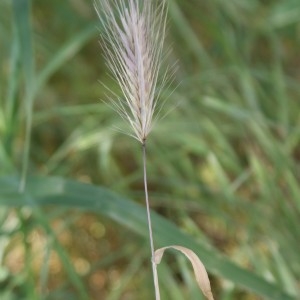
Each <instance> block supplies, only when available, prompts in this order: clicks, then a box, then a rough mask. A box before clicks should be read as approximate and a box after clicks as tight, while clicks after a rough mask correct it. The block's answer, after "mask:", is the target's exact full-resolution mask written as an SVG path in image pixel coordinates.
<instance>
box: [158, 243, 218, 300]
mask: <svg viewBox="0 0 300 300" xmlns="http://www.w3.org/2000/svg"><path fill="white" fill-rule="evenodd" d="M169 248H173V249H176V250H178V251H180V252H182V253H183V254H184V255H185V256H186V257H187V258H188V259H189V260H190V262H191V263H192V266H193V269H194V273H195V277H196V281H197V283H198V286H199V288H200V289H201V291H202V293H203V295H204V296H205V297H206V299H208V300H214V297H213V294H212V291H211V287H210V282H209V278H208V275H207V272H206V269H205V267H204V265H203V263H202V262H201V260H200V259H199V257H198V256H197V255H196V254H195V252H193V251H192V250H190V249H188V248H185V247H182V246H176V245H173V246H167V247H163V248H160V249H157V250H156V251H155V253H154V262H155V263H156V264H157V265H158V264H159V263H160V262H161V259H162V257H163V255H164V252H165V250H166V249H169Z"/></svg>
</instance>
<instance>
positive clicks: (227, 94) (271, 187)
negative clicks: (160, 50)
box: [0, 0, 300, 300]
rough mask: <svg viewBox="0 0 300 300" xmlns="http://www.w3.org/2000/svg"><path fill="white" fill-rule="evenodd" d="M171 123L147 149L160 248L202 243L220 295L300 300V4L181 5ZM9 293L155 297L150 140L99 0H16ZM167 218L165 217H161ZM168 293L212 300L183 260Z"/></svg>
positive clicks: (0, 272)
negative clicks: (111, 101) (126, 90)
mask: <svg viewBox="0 0 300 300" xmlns="http://www.w3.org/2000/svg"><path fill="white" fill-rule="evenodd" d="M168 2H169V13H168V20H169V21H168V37H167V45H170V47H171V48H172V49H173V50H172V52H171V55H170V56H169V58H168V60H169V61H168V63H170V64H173V63H174V62H175V61H177V65H178V70H177V71H176V74H175V80H174V82H173V83H172V86H170V87H169V90H168V91H167V90H165V93H163V96H164V95H168V94H169V93H170V91H171V92H172V94H171V96H170V97H169V99H168V100H167V102H166V104H165V106H164V112H162V115H164V113H166V114H167V117H165V118H162V119H161V120H160V122H158V123H157V126H156V127H155V128H154V130H153V132H152V133H151V137H149V140H148V144H147V152H148V181H149V192H150V198H151V203H152V210H153V214H152V215H153V220H152V223H153V229H154V236H155V243H156V245H157V246H158V247H163V246H166V245H171V244H179V245H183V246H186V247H188V248H191V249H193V250H194V251H195V252H196V253H197V254H198V255H199V257H200V258H201V259H202V261H203V263H204V264H205V266H206V268H207V269H208V271H209V274H210V278H211V283H212V289H213V292H214V295H215V298H216V299H220V300H225V299H226V300H227V299H228V300H235V299H245V300H246V299H247V300H248V299H251V300H252V299H255V300H256V299H272V300H274V299H278V300H287V299H291V300H292V299H297V296H298V295H299V294H300V282H299V278H300V259H299V250H300V247H299V239H300V234H299V230H298V226H299V217H300V187H299V180H300V169H299V158H300V156H299V153H300V152H299V151H300V148H299V145H300V143H299V141H300V118H299V111H300V110H299V108H300V107H299V101H298V99H299V96H300V86H299V84H298V80H299V76H300V75H299V69H300V68H299V58H298V53H299V50H300V49H299V48H300V43H299V11H300V3H299V1H297V0H274V1H258V0H251V1H249V0H238V1H237V0H232V1H220V0H211V1H205V0H190V1H185V0H169V1H168ZM0 30H1V34H0V45H1V51H0V59H1V65H2V68H1V70H0V87H1V88H0V136H1V139H0V175H1V177H0V203H1V207H0V224H1V229H0V230H1V235H0V259H1V268H0V287H1V288H0V298H1V300H2V299H3V300H13V299H16V300H20V299H30V300H34V299H45V300H46V299H47V300H51V299H53V300H54V299H55V300H59V299H64V300H68V299H72V300H73V299H80V300H81V299H108V300H114V299H115V300H116V299H122V300H123V299H152V298H153V288H152V274H151V266H149V250H148V249H149V247H148V246H149V245H148V233H147V223H146V210H145V207H144V205H143V178H142V177H141V174H142V156H141V149H140V148H141V145H140V144H139V143H137V142H136V141H134V139H131V138H129V137H128V136H125V135H123V134H122V133H119V132H118V131H115V130H113V127H114V126H115V127H122V126H124V122H122V120H120V118H119V117H118V116H117V114H116V113H115V112H113V111H112V110H111V108H110V107H108V106H107V105H106V104H105V103H104V102H103V101H101V100H100V99H105V97H106V96H105V89H104V88H103V85H101V84H99V81H101V82H103V83H104V85H106V86H108V87H109V88H110V89H112V90H115V89H116V83H115V82H114V81H113V80H112V79H111V77H110V76H109V75H108V74H107V67H106V66H105V61H104V59H103V56H102V53H101V47H100V46H99V31H101V26H100V24H99V22H98V20H97V15H96V13H95V11H94V8H93V5H92V3H91V2H90V1H84V0H72V1H58V0H54V1H32V3H31V1H29V0H12V1H9V0H2V1H0ZM155 212H156V213H155ZM165 259H166V260H165V261H164V262H162V263H161V264H160V265H159V266H158V273H159V278H160V289H161V297H162V299H172V300H173V299H174V300H183V299H201V293H200V292H199V290H198V288H197V284H196V282H195V281H194V278H193V274H192V268H191V266H190V263H189V262H188V261H187V260H186V259H185V258H184V257H181V256H180V255H177V254H176V253H171V254H170V253H167V254H166V258H165Z"/></svg>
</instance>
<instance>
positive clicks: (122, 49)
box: [95, 0, 166, 144]
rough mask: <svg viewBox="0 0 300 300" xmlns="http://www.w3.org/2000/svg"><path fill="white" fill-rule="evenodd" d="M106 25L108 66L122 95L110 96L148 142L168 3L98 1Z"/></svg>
mask: <svg viewBox="0 0 300 300" xmlns="http://www.w3.org/2000/svg"><path fill="white" fill-rule="evenodd" d="M97 1H99V2H96V3H95V8H96V11H97V13H98V16H99V18H100V21H101V23H102V25H103V29H102V34H101V37H102V39H101V41H102V45H103V48H104V53H105V57H106V62H107V65H108V67H109V69H110V71H111V73H112V74H113V77H114V78H115V79H116V80H117V82H118V84H119V86H120V88H121V90H122V94H123V95H122V97H116V98H114V97H110V98H111V99H110V100H111V103H112V105H113V107H114V108H115V109H116V111H117V112H118V113H119V114H120V115H121V116H122V117H123V118H124V119H126V120H127V121H128V122H129V124H130V125H131V127H132V129H133V133H131V134H130V135H132V136H133V137H135V138H136V139H137V140H139V141H140V142H141V143H143V144H144V143H145V141H146V139H147V137H148V134H149V133H150V131H151V129H152V126H153V115H154V114H155V111H156V108H157V100H158V98H159V94H160V90H161V86H162V84H163V82H160V83H159V84H160V87H158V79H159V73H160V67H161V60H162V49H163V42H164V37H165V27H166V5H165V1H164V0H161V1H160V2H159V4H157V5H156V3H154V2H155V1H154V0H147V1H138V0H125V1H121V0H97Z"/></svg>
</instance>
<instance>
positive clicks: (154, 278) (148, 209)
mask: <svg viewBox="0 0 300 300" xmlns="http://www.w3.org/2000/svg"><path fill="white" fill-rule="evenodd" d="M143 167H144V187H145V201H146V208H147V221H148V230H149V239H150V247H151V262H152V272H153V281H154V289H155V299H156V300H160V293H159V283H158V275H157V268H156V263H155V261H154V242H153V233H152V225H151V215H150V205H149V197H148V184H147V166H146V143H145V142H144V143H143Z"/></svg>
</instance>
